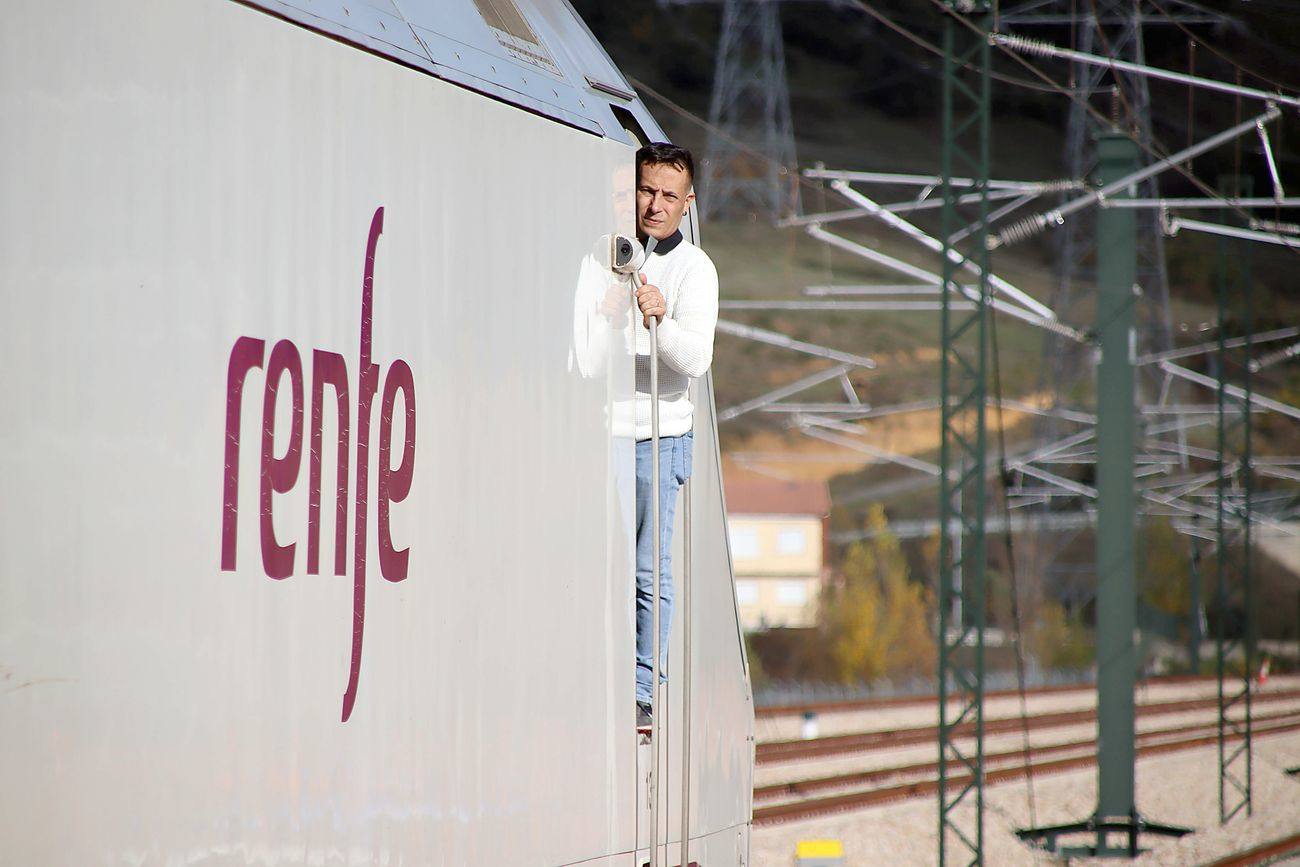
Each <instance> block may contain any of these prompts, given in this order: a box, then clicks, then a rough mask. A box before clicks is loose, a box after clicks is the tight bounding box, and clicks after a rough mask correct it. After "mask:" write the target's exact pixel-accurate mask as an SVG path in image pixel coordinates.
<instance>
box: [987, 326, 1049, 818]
mask: <svg viewBox="0 0 1300 867" xmlns="http://www.w3.org/2000/svg"><path fill="white" fill-rule="evenodd" d="M989 336H990V338H991V340H990V343H991V344H992V348H993V396H994V400H995V406H996V407H997V411H998V489H999V490H1000V491H1001V492H1002V511H1003V516H1004V518H1005V519H1006V522H1007V531H1006V532H1005V533H1004V534H1002V539H1003V542H1004V544H1005V545H1006V551H1007V573H1008V576H1009V577H1010V579H1011V621H1012V624H1013V625H1014V626H1015V630H1016V638H1015V641H1014V642H1012V647H1013V648H1014V649H1015V655H1016V688H1017V691H1018V692H1019V694H1020V734H1021V739H1022V745H1023V749H1022V751H1023V753H1024V756H1025V784H1026V786H1027V792H1028V797H1029V825H1030V827H1037V826H1038V809H1037V807H1036V805H1035V799H1034V769H1033V750H1032V749H1031V747H1030V744H1029V703H1028V701H1027V700H1026V698H1025V648H1024V632H1023V631H1022V629H1021V622H1020V580H1019V578H1018V577H1017V572H1016V549H1015V542H1014V541H1013V539H1012V525H1011V502H1010V499H1009V498H1008V496H1007V477H1008V476H1009V475H1010V471H1009V470H1008V469H1007V436H1006V427H1007V426H1006V421H1005V420H1004V418H1003V415H1002V364H1001V362H1000V360H999V353H998V323H997V317H996V316H989Z"/></svg>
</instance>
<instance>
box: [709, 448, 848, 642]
mask: <svg viewBox="0 0 1300 867" xmlns="http://www.w3.org/2000/svg"><path fill="white" fill-rule="evenodd" d="M726 496H727V524H728V526H729V528H730V532H731V559H732V563H733V565H734V567H735V574H736V601H737V603H738V604H739V606H740V621H741V624H742V625H743V626H744V628H745V629H746V630H748V631H751V632H752V631H755V630H760V629H769V628H772V627H776V626H780V627H811V626H814V625H816V623H817V600H818V598H819V597H820V595H821V589H822V581H823V579H824V577H825V576H824V566H823V549H824V546H825V536H826V525H825V521H826V516H827V515H828V514H829V513H830V494H829V492H828V491H827V489H826V485H825V483H823V482H803V481H789V482H787V481H780V480H776V479H770V478H767V477H764V476H758V475H755V474H753V473H748V472H745V471H742V470H734V469H730V468H729V469H728V471H727V474H726Z"/></svg>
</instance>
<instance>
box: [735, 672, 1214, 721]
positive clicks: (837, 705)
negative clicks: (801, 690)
mask: <svg viewBox="0 0 1300 867" xmlns="http://www.w3.org/2000/svg"><path fill="white" fill-rule="evenodd" d="M1214 679H1215V678H1214V675H1208V674H1166V675H1161V676H1160V677H1149V678H1146V679H1145V680H1141V681H1138V688H1139V689H1141V688H1142V687H1148V686H1177V685H1178V684H1185V683H1209V682H1210V681H1213V680H1214ZM1096 690H1097V684H1095V683H1076V684H1070V685H1065V686H1031V687H1026V688H1025V695H1026V696H1027V697H1031V698H1032V697H1034V696H1041V695H1064V694H1066V693H1071V692H1096ZM1019 695H1020V690H1018V689H995V690H989V691H987V692H985V693H984V698H985V699H996V698H1016V697H1018V696H1019ZM938 700H939V697H938V696H937V695H933V694H930V695H899V696H888V697H884V698H861V699H847V700H846V699H840V700H835V701H814V702H807V703H804V704H774V705H765V706H763V707H759V708H756V709H755V710H754V716H755V718H756V719H770V718H772V717H781V716H800V715H802V714H805V713H846V712H849V713H851V712H856V711H864V710H881V709H884V708H894V707H921V706H923V705H928V704H934V703H935V702H937V701H938Z"/></svg>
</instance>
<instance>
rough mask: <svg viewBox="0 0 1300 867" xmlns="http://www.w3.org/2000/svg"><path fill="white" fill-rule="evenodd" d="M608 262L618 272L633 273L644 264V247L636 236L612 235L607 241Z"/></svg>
mask: <svg viewBox="0 0 1300 867" xmlns="http://www.w3.org/2000/svg"><path fill="white" fill-rule="evenodd" d="M609 263H610V267H611V268H613V269H614V270H615V271H617V272H618V273H620V274H635V273H636V272H638V271H640V270H641V268H642V266H643V265H645V247H642V246H641V242H640V241H638V240H637V239H636V238H629V237H628V236H627V235H617V234H616V235H613V236H611V237H610V242H609Z"/></svg>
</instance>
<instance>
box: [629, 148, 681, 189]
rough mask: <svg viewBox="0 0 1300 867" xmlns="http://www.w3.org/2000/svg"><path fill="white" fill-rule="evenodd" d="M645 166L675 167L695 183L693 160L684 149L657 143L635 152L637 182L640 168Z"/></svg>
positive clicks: (639, 176)
mask: <svg viewBox="0 0 1300 867" xmlns="http://www.w3.org/2000/svg"><path fill="white" fill-rule="evenodd" d="M645 165H652V166H656V165H667V166H675V167H677V168H679V169H681V170H682V171H684V172H686V176H687V177H689V178H690V179H691V181H692V182H694V181H695V158H694V157H692V156H691V152H690V151H688V150H687V149H686V148H684V147H679V146H678V145H675V144H670V143H668V142H666V141H657V142H653V143H651V144H648V145H646V146H645V147H643V148H641V149H640V150H638V151H637V152H636V174H637V180H640V178H641V167H642V166H645Z"/></svg>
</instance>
